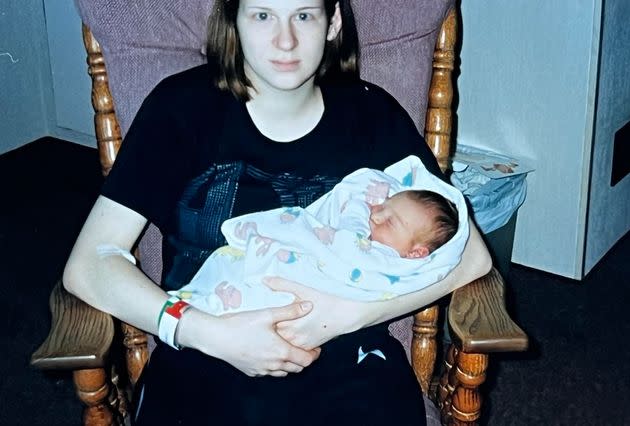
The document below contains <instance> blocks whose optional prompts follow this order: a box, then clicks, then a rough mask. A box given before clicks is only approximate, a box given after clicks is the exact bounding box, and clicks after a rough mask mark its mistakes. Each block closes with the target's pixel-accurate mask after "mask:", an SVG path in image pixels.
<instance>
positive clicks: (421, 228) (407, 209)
mask: <svg viewBox="0 0 630 426" xmlns="http://www.w3.org/2000/svg"><path fill="white" fill-rule="evenodd" d="M369 208H370V218H369V226H370V240H372V241H378V242H379V243H381V244H384V245H386V246H389V247H391V248H392V249H394V250H396V251H397V252H398V254H399V255H400V257H405V258H408V259H412V258H422V257H425V256H428V255H429V254H430V253H432V252H434V251H435V250H436V249H438V248H439V247H441V246H442V245H444V244H445V243H446V242H447V241H448V240H450V239H451V238H452V237H453V235H455V232H457V227H458V225H459V220H458V214H457V208H456V207H455V205H454V204H453V203H452V202H450V201H448V200H447V199H446V198H444V196H442V195H440V194H438V193H437V192H433V191H427V190H407V191H402V192H399V193H397V194H395V195H393V196H392V197H390V198H387V199H386V200H385V201H384V202H383V203H381V204H376V205H371V206H369Z"/></svg>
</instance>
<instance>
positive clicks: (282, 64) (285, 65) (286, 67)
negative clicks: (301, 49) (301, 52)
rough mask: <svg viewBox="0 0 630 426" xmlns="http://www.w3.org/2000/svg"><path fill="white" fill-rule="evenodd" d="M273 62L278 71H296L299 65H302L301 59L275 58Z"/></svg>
mask: <svg viewBox="0 0 630 426" xmlns="http://www.w3.org/2000/svg"><path fill="white" fill-rule="evenodd" d="M271 64H272V65H273V67H274V68H275V69H276V70H277V71H281V72H290V71H295V70H297V69H298V67H299V66H300V61H298V60H295V61H275V60H272V61H271Z"/></svg>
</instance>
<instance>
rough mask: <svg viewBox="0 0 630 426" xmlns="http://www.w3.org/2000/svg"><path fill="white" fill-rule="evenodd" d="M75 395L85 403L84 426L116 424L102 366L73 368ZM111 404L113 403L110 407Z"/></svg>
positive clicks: (115, 416) (109, 389) (116, 417)
mask: <svg viewBox="0 0 630 426" xmlns="http://www.w3.org/2000/svg"><path fill="white" fill-rule="evenodd" d="M73 379H74V385H75V388H76V391H77V396H78V397H79V399H80V400H81V401H82V402H83V403H84V404H85V406H86V407H85V411H84V412H83V424H84V425H86V426H109V425H118V424H119V420H120V419H119V418H118V415H117V414H114V413H116V407H115V405H116V403H115V402H114V401H113V400H112V394H111V392H112V390H111V388H110V386H109V384H108V383H107V374H105V370H103V369H102V368H94V369H87V370H75V371H74V372H73ZM112 405H114V406H113V407H112Z"/></svg>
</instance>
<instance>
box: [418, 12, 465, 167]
mask: <svg viewBox="0 0 630 426" xmlns="http://www.w3.org/2000/svg"><path fill="white" fill-rule="evenodd" d="M456 38H457V12H456V10H455V9H451V10H450V11H449V12H448V14H447V16H446V19H445V20H444V23H443V24H442V29H441V30H440V34H439V35H438V39H437V43H436V46H435V52H434V53H433V77H432V78H431V86H430V87H429V95H428V107H427V117H426V124H425V132H424V137H425V139H426V141H427V144H428V145H429V147H431V150H432V151H433V154H434V155H435V157H436V158H437V160H438V164H439V165H440V168H441V169H442V171H444V170H446V169H447V168H448V159H449V155H450V149H451V130H452V125H453V115H452V109H451V103H452V102H453V68H454V67H455V40H456Z"/></svg>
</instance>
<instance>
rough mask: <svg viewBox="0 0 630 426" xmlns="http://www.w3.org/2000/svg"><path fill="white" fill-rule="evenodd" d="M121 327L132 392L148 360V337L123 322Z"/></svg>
mask: <svg viewBox="0 0 630 426" xmlns="http://www.w3.org/2000/svg"><path fill="white" fill-rule="evenodd" d="M121 327H122V332H123V336H124V339H123V345H124V346H125V349H126V354H125V359H126V362H127V372H128V373H129V381H130V382H131V389H132V390H133V388H134V387H135V386H136V383H137V382H138V379H139V378H140V374H141V373H142V369H143V368H144V366H145V364H146V363H147V360H148V359H149V350H148V345H147V339H148V337H147V334H146V333H145V332H143V331H141V330H138V329H137V328H135V327H132V326H131V325H129V324H125V323H124V322H123V323H121Z"/></svg>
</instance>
